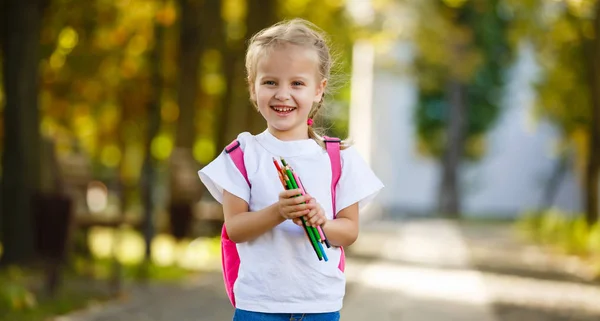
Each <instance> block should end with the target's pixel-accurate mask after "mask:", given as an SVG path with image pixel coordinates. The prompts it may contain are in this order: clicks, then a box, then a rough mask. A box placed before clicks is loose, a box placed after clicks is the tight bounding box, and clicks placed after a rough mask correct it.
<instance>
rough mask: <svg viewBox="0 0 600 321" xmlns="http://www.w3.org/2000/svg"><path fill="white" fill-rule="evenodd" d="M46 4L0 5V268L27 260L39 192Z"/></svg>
mask: <svg viewBox="0 0 600 321" xmlns="http://www.w3.org/2000/svg"><path fill="white" fill-rule="evenodd" d="M47 4H48V1H46V0H32V1H19V0H3V1H2V2H0V5H1V8H2V9H1V10H0V15H1V18H0V23H2V35H1V36H0V39H1V40H2V44H1V45H2V57H3V59H2V62H3V66H2V67H3V68H2V70H3V79H4V82H3V84H4V94H5V97H6V98H5V101H6V103H5V106H4V144H3V146H4V151H3V153H2V209H1V210H2V222H3V224H2V244H3V247H4V255H3V256H2V263H3V264H12V263H20V262H26V261H28V260H30V259H32V258H33V256H34V248H33V226H32V217H33V208H32V200H33V196H34V195H35V194H36V193H38V192H40V183H41V182H40V169H41V163H40V157H39V156H40V148H41V136H40V132H39V112H38V91H39V87H38V86H39V67H38V66H39V62H40V30H41V25H42V17H43V13H44V10H45V8H46V6H47Z"/></svg>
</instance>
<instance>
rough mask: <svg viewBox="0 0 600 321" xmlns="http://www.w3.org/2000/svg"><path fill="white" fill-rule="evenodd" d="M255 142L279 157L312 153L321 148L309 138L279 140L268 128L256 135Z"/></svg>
mask: <svg viewBox="0 0 600 321" xmlns="http://www.w3.org/2000/svg"><path fill="white" fill-rule="evenodd" d="M256 140H257V142H258V143H259V144H260V145H262V146H263V147H264V148H265V149H266V150H268V151H269V152H271V153H272V154H275V155H277V156H281V157H294V156H301V155H307V154H313V153H315V152H317V151H319V150H322V148H321V146H319V144H317V142H316V141H314V140H313V139H311V138H308V139H299V140H280V139H279V138H277V137H275V136H273V134H271V133H270V132H269V130H268V129H267V130H265V131H264V132H262V133H260V134H258V135H256Z"/></svg>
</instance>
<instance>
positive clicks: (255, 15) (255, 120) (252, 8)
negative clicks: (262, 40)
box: [246, 0, 277, 134]
mask: <svg viewBox="0 0 600 321" xmlns="http://www.w3.org/2000/svg"><path fill="white" fill-rule="evenodd" d="M276 22H277V2H276V1H273V0H248V16H247V17H246V26H247V30H248V34H247V36H248V37H251V36H253V35H254V34H255V33H257V32H259V31H260V30H262V29H264V28H267V27H269V26H270V25H272V24H274V23H276ZM248 101H249V100H246V105H247V106H248V107H249V110H250V111H251V112H250V115H249V116H250V117H248V118H247V125H246V127H247V128H248V130H249V131H250V132H251V133H253V134H257V133H260V132H262V131H263V130H265V128H266V126H267V124H266V121H265V119H264V117H263V116H262V115H261V113H259V112H258V111H257V110H256V108H255V107H254V106H253V105H252V104H251V103H249V102H248Z"/></svg>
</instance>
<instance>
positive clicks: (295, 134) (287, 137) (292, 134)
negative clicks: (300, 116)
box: [267, 127, 309, 141]
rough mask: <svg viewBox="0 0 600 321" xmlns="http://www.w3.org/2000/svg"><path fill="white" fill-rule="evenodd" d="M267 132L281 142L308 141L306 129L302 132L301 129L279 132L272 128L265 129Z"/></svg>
mask: <svg viewBox="0 0 600 321" xmlns="http://www.w3.org/2000/svg"><path fill="white" fill-rule="evenodd" d="M267 130H268V131H269V133H270V134H271V135H273V136H274V137H275V138H277V139H279V140H282V141H294V140H305V139H309V137H308V128H304V130H303V131H302V128H298V129H296V130H286V131H280V130H277V129H275V128H273V127H269V128H267Z"/></svg>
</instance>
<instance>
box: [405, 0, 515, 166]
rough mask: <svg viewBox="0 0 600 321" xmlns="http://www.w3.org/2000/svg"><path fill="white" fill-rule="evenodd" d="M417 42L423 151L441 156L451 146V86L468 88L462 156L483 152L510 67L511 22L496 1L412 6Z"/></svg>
mask: <svg viewBox="0 0 600 321" xmlns="http://www.w3.org/2000/svg"><path fill="white" fill-rule="evenodd" d="M414 3H415V4H414V7H415V12H416V14H418V16H419V18H418V23H417V25H416V30H415V36H414V41H415V43H416V46H417V58H416V64H415V73H416V75H417V77H418V82H419V89H420V93H419V98H420V99H419V104H418V107H417V108H416V110H415V122H416V131H417V136H418V139H419V143H418V146H419V151H420V152H421V153H422V154H424V155H429V156H432V157H436V158H439V157H441V155H442V154H443V150H445V148H446V146H447V144H448V143H447V138H446V128H447V126H448V120H449V110H450V106H449V97H448V94H449V92H448V85H449V83H450V82H451V81H458V82H459V83H461V84H463V85H465V86H466V94H465V95H466V97H465V98H464V99H465V105H466V110H467V113H466V128H465V131H466V133H465V148H464V151H463V154H464V156H465V157H466V158H467V159H470V160H477V159H479V158H480V157H482V156H483V155H484V154H485V151H486V149H485V147H486V144H485V134H486V132H487V131H488V130H489V129H490V128H491V127H492V126H493V124H494V121H495V120H496V119H497V117H498V115H499V114H500V111H501V110H500V109H501V106H500V103H501V95H502V87H503V71H504V70H505V69H506V68H507V67H508V65H509V64H510V63H511V54H510V51H509V47H508V44H507V39H506V30H507V19H506V16H505V15H504V14H503V10H502V6H501V5H500V1H497V0H489V1H488V0H485V1H484V0H472V1H464V0H452V1H451V0H445V1H434V0H427V1H419V2H414Z"/></svg>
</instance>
